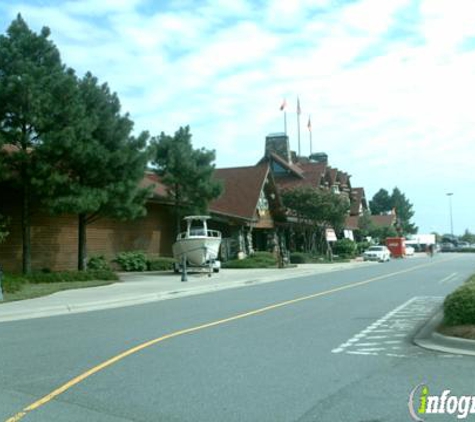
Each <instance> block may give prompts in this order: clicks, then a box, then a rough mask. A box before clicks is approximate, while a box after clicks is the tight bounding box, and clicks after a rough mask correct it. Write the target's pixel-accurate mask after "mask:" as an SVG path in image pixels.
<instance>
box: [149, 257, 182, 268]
mask: <svg viewBox="0 0 475 422" xmlns="http://www.w3.org/2000/svg"><path fill="white" fill-rule="evenodd" d="M174 263H175V260H174V259H173V258H164V257H161V258H153V259H149V260H148V261H147V269H148V271H168V270H173V264H174Z"/></svg>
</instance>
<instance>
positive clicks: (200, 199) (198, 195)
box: [152, 126, 222, 233]
mask: <svg viewBox="0 0 475 422" xmlns="http://www.w3.org/2000/svg"><path fill="white" fill-rule="evenodd" d="M152 144H153V147H154V148H155V153H154V157H155V158H154V161H153V164H154V165H155V166H156V173H157V175H158V176H159V177H160V179H161V181H162V182H163V183H164V184H165V185H166V186H167V193H168V195H169V197H170V198H171V200H172V201H173V204H174V210H175V218H176V230H177V233H178V232H179V231H180V227H181V226H180V224H181V219H182V217H183V216H184V215H186V214H198V213H206V212H207V211H208V204H209V202H210V201H212V200H213V199H216V198H217V197H219V195H221V192H222V185H221V183H219V182H218V181H216V180H214V179H213V173H214V169H215V166H214V164H213V162H214V160H215V152H214V151H209V150H206V149H204V148H201V149H193V146H192V143H191V133H190V128H189V127H188V126H186V127H180V128H179V129H178V130H177V131H176V132H175V134H174V136H169V135H166V134H165V133H163V132H162V133H161V134H160V136H159V137H158V139H155V140H154V141H153V143H152Z"/></svg>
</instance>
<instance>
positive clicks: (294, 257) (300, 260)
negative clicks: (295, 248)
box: [290, 252, 309, 264]
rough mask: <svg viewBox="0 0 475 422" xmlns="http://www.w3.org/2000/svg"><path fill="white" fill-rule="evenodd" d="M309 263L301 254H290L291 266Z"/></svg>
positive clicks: (307, 258) (306, 256)
mask: <svg viewBox="0 0 475 422" xmlns="http://www.w3.org/2000/svg"><path fill="white" fill-rule="evenodd" d="M306 262H309V257H308V255H307V254H305V253H303V252H292V253H291V254H290V263H291V264H305V263H306Z"/></svg>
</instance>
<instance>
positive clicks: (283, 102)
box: [280, 98, 287, 111]
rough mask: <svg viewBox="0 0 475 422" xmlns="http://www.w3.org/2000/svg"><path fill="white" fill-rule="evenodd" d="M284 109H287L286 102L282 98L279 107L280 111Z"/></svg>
mask: <svg viewBox="0 0 475 422" xmlns="http://www.w3.org/2000/svg"><path fill="white" fill-rule="evenodd" d="M285 107H287V101H285V98H284V101H282V105H281V106H280V111H283V110H285Z"/></svg>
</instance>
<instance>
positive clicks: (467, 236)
mask: <svg viewBox="0 0 475 422" xmlns="http://www.w3.org/2000/svg"><path fill="white" fill-rule="evenodd" d="M461 240H463V241H465V242H468V243H471V244H475V234H473V233H471V232H470V230H468V229H465V232H464V234H463V235H462V236H461Z"/></svg>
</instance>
